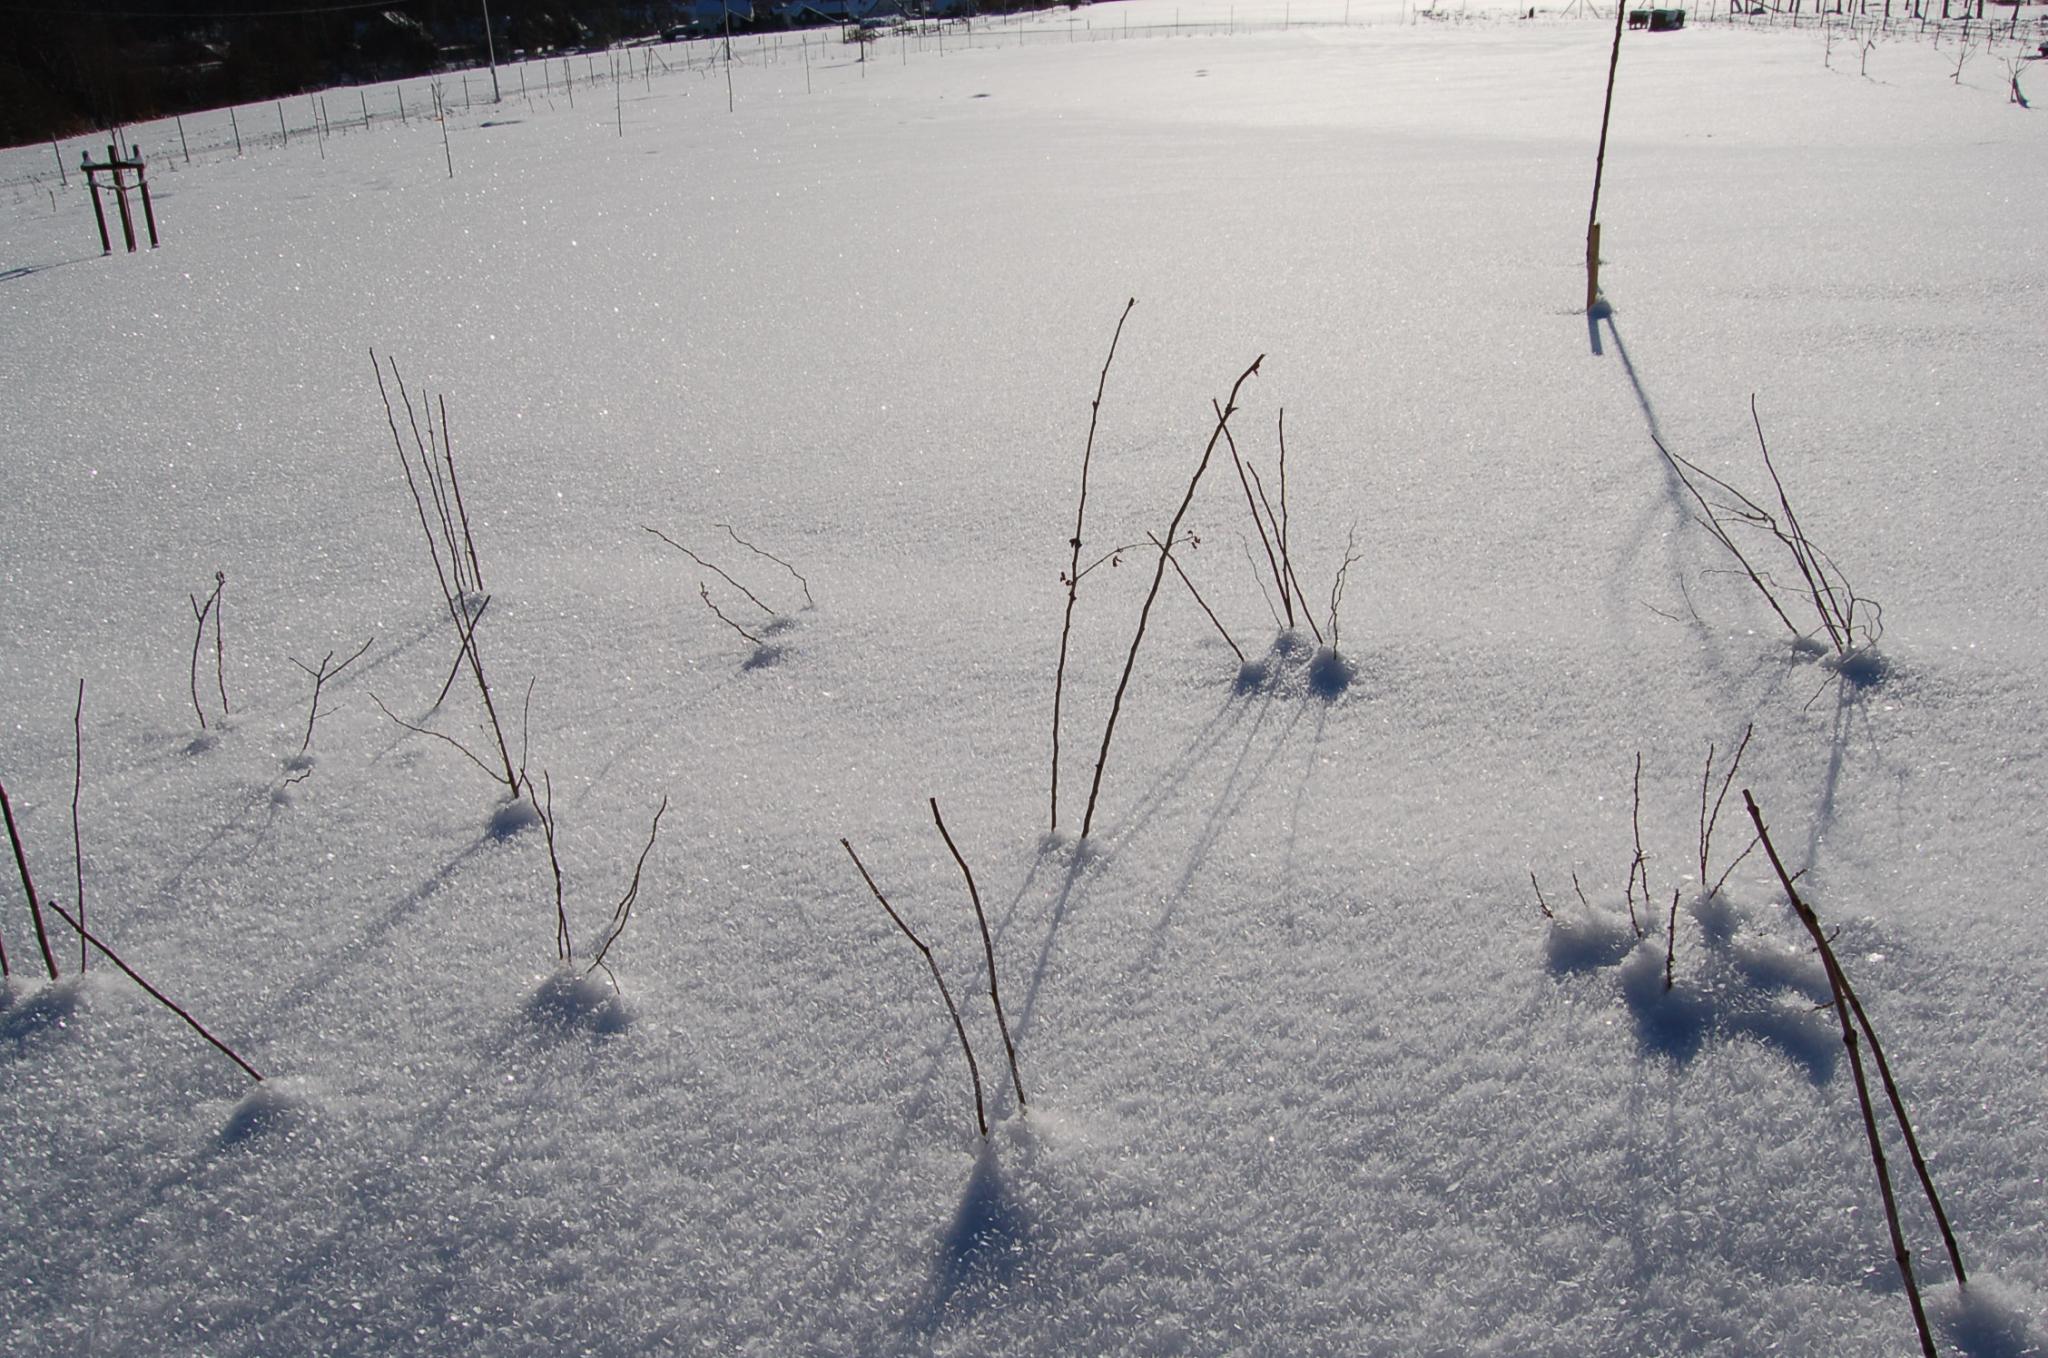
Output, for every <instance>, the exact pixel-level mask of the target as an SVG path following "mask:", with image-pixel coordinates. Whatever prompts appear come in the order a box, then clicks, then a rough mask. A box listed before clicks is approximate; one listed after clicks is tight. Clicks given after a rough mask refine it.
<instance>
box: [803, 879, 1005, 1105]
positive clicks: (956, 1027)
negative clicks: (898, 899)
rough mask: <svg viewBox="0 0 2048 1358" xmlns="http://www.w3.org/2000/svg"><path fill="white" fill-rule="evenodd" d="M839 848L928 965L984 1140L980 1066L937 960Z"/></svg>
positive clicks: (880, 892)
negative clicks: (956, 1043)
mask: <svg viewBox="0 0 2048 1358" xmlns="http://www.w3.org/2000/svg"><path fill="white" fill-rule="evenodd" d="M839 847H840V848H842V849H844V850H846V856H847V857H848V858H851V859H852V860H853V866H854V867H855V868H856V869H858V870H859V872H860V876H861V880H862V881H864V882H866V883H867V884H868V890H869V891H872V892H873V893H874V894H875V899H876V900H877V901H879V902H880V903H881V906H882V909H883V910H885V911H887V912H888V915H889V918H890V920H891V921H892V922H894V924H895V925H896V927H897V928H898V929H899V930H901V931H902V933H903V936H904V937H905V938H907V939H909V940H910V943H911V946H912V947H914V948H916V949H917V950H918V951H919V952H921V953H923V954H924V961H925V965H926V966H928V967H930V968H931V972H932V979H933V980H934V981H936V982H938V985H939V998H940V999H942V1000H944V1001H945V1002H946V1012H947V1013H948V1014H950V1015H952V1017H953V1031H954V1033H955V1034H956V1035H958V1037H959V1038H960V1050H961V1051H962V1052H964V1053H965V1054H966V1056H967V1073H968V1075H969V1076H970V1077H972V1079H973V1081H974V1121H975V1123H976V1125H977V1126H979V1127H980V1128H981V1137H982V1140H984V1141H986V1140H987V1139H988V1107H987V1105H986V1104H985V1103H984V1102H983V1100H982V1096H981V1066H980V1065H979V1064H978V1063H977V1062H976V1061H975V1059H974V1045H973V1044H972V1043H970V1042H969V1041H968V1040H967V1025H966V1024H964V1023H962V1022H961V1021H960V1006H958V1005H956V1004H954V1003H953V992H952V991H950V990H948V989H947V988H946V978H945V977H944V976H943V975H941V974H940V972H939V963H938V959H937V958H935V957H933V956H932V950H931V948H930V947H929V946H928V945H927V944H926V943H925V941H924V940H923V939H921V938H919V937H918V936H917V935H916V934H915V933H914V932H912V931H911V928H910V926H909V925H908V924H905V923H904V922H903V916H901V915H899V914H897V913H896V907H895V906H893V905H891V904H889V898H888V897H887V896H884V895H883V894H882V889H881V888H880V887H878V886H876V885H875V879H874V878H873V877H871V876H869V875H868V869H867V865H866V864H865V863H863V862H861V861H860V855H859V854H857V853H855V852H854V851H853V845H852V844H851V843H849V842H848V841H847V840H845V839H841V840H840V841H839Z"/></svg>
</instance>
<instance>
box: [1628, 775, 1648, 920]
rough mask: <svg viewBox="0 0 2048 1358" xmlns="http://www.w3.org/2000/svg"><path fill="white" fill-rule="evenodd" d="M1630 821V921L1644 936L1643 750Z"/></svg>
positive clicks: (1645, 901) (1645, 899)
mask: <svg viewBox="0 0 2048 1358" xmlns="http://www.w3.org/2000/svg"><path fill="white" fill-rule="evenodd" d="M1629 821H1630V823H1631V825H1632V826H1633V828H1634V830H1635V836H1636V856H1635V857H1634V858H1633V859H1631V860H1630V861H1629V865H1628V922H1629V925H1630V927H1631V928H1633V929H1634V930H1635V931H1636V937H1637V938H1641V937H1643V926H1642V922H1641V921H1640V920H1638V919H1637V918H1636V880H1637V879H1638V878H1641V879H1642V883H1643V904H1644V905H1648V904H1649V903H1650V868H1649V860H1648V859H1647V858H1645V857H1644V856H1643V752H1642V751H1641V750H1637V751H1636V780H1635V797H1634V805H1633V806H1632V807H1631V809H1630V811H1629Z"/></svg>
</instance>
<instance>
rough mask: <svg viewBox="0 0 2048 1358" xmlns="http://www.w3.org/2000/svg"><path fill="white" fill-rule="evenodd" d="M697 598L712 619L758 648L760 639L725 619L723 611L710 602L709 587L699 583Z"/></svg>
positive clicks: (729, 619) (730, 620)
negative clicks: (702, 602)
mask: <svg viewBox="0 0 2048 1358" xmlns="http://www.w3.org/2000/svg"><path fill="white" fill-rule="evenodd" d="M697 597H698V598H700V599H702V600H703V601H704V606H705V607H706V608H708V609H710V610H711V615H712V616H713V617H715V618H717V619H718V620H719V621H720V622H722V623H724V624H725V625H726V626H727V627H730V628H732V630H733V631H735V632H738V633H739V634H740V635H741V636H743V637H745V638H746V639H747V640H748V641H751V642H753V643H754V644H755V645H756V646H759V645H760V644H761V638H759V637H757V636H755V635H754V634H753V633H752V632H749V631H748V630H747V629H746V628H744V627H742V626H740V625H739V624H738V623H736V622H734V621H733V620H732V619H731V618H728V617H726V616H725V613H724V611H723V610H721V609H720V608H719V606H718V605H717V604H715V603H713V602H711V586H709V585H706V584H703V583H701V582H700V583H699V584H698V586H697Z"/></svg>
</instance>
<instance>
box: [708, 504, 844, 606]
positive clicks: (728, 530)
mask: <svg viewBox="0 0 2048 1358" xmlns="http://www.w3.org/2000/svg"><path fill="white" fill-rule="evenodd" d="M711 526H712V527H713V528H723V529H724V530H725V535H726V536H727V537H729V538H731V539H732V540H733V541H734V542H737V543H738V544H739V545H740V546H742V547H744V548H746V549H747V550H748V551H750V552H752V553H753V554H754V555H755V556H765V557H767V558H768V559H769V560H770V561H773V562H774V563H775V564H776V565H778V566H780V567H782V569H784V570H786V571H788V572H789V573H790V574H791V575H793V576H795V577H796V582H797V584H798V585H800V586H801V587H802V588H803V592H804V607H805V608H816V607H817V606H818V604H817V601H816V600H815V599H813V598H811V582H810V581H808V580H806V579H804V577H803V572H801V571H799V570H798V569H797V568H796V567H794V566H792V565H790V564H789V563H788V562H787V561H784V560H783V559H782V558H781V557H779V556H777V555H775V553H773V552H768V551H763V550H762V549H761V548H759V547H756V546H755V545H754V544H753V543H751V542H748V541H747V540H746V539H745V538H743V537H741V536H740V535H739V534H738V533H735V532H733V530H732V525H731V524H729V523H714V524H712V525H711Z"/></svg>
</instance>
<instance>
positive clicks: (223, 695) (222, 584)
mask: <svg viewBox="0 0 2048 1358" xmlns="http://www.w3.org/2000/svg"><path fill="white" fill-rule="evenodd" d="M227 587H228V573H227V572H226V571H215V572H214V573H213V682H214V683H215V685H217V686H218V687H219V689H220V714H221V715H222V716H223V717H225V716H226V715H228V668H227V666H228V661H227V643H226V642H225V641H223V640H222V639H221V634H220V628H221V619H222V618H223V617H225V616H226V615H227V611H228V608H227V601H226V599H224V598H223V597H222V593H221V592H222V591H223V590H225V589H226V588H227ZM78 917H79V918H80V919H84V918H85V906H84V905H83V904H82V903H81V904H80V905H79V908H78Z"/></svg>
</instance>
